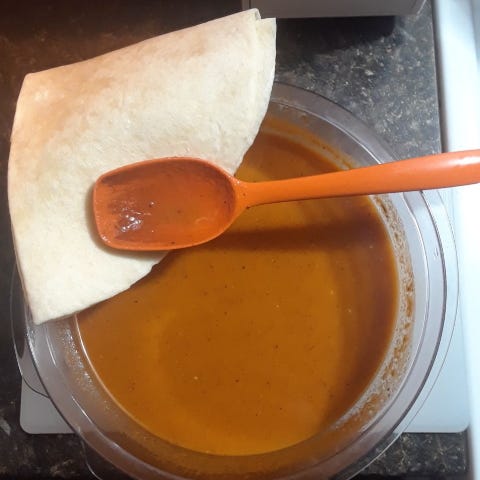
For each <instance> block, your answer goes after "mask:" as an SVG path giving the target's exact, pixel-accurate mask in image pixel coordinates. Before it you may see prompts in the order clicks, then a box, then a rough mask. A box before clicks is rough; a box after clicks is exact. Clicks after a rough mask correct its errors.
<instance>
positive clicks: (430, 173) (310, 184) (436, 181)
mask: <svg viewBox="0 0 480 480" xmlns="http://www.w3.org/2000/svg"><path fill="white" fill-rule="evenodd" d="M477 182H480V150H467V151H462V152H448V153H440V154H436V155H427V156H424V157H416V158H411V159H408V160H400V161H394V162H389V163H383V164H380V165H373V166H368V167H360V168H354V169H351V170H342V171H340V172H333V173H325V174H321V175H314V176H308V177H300V178H294V179H287V180H275V181H270V182H257V183H247V182H241V181H238V187H239V188H240V192H241V193H240V195H239V201H241V202H242V203H243V205H244V206H245V207H250V206H254V205H261V204H265V203H275V202H285V201H290V200H306V199H310V198H324V197H343V196H350V195H370V194H379V193H394V192H408V191H412V190H428V189H434V188H444V187H455V186H460V185H469V184H472V183H477Z"/></svg>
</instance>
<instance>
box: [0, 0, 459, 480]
mask: <svg viewBox="0 0 480 480" xmlns="http://www.w3.org/2000/svg"><path fill="white" fill-rule="evenodd" d="M238 8H239V2H238V1H236V0H228V1H227V0H224V1H222V2H218V1H215V0H204V1H203V2H196V1H194V0H190V1H186V0H183V1H177V2H171V1H166V0H165V1H162V0H159V1H157V2H149V1H136V2H132V1H110V2H104V3H102V2H96V3H93V2H81V1H78V0H72V1H69V2H60V1H56V2H54V1H52V0H46V1H41V2H22V1H21V0H18V1H10V0H6V1H3V2H2V3H1V4H0V478H9V479H17V478H18V479H20V478H22V479H23V478H25V479H26V478H28V479H45V478H66V479H75V478H82V479H83V478H85V479H90V478H94V477H93V476H92V475H91V474H90V472H89V471H88V468H87V466H86V464H85V461H84V449H83V446H82V444H81V442H80V441H79V439H78V438H77V437H76V436H74V435H37V436H35V435H28V434H26V433H24V432H23V431H22V430H21V428H20V425H19V420H18V419H19V398H20V374H19V372H18V369H17V365H16V361H15V356H14V351H13V345H12V341H11V335H10V325H9V288H10V275H11V271H12V266H13V250H12V244H11V239H10V227H9V219H8V209H7V194H6V172H7V159H8V149H9V135H10V130H11V124H12V120H13V114H14V109H15V101H16V98H17V95H18V92H19V89H20V86H21V81H22V79H23V76H24V75H25V74H26V73H28V72H30V71H36V70H41V69H45V68H49V67H53V66H57V65H61V64H65V63H69V62H73V61H77V60H81V59H84V58H89V57H91V56H94V55H97V54H100V53H104V52H106V51H109V50H112V49H115V48H119V47H121V46H124V45H128V44H130V43H133V42H136V41H139V40H142V39H144V38H147V37H150V36H153V35H156V34H160V33H164V32H167V31H171V30H175V29H178V28H182V27H185V26H189V25H193V24H196V23H199V22H202V21H205V20H208V19H210V18H214V17H218V16H222V15H225V14H228V13H231V12H234V11H235V10H237V9H238ZM276 77H277V80H280V81H283V82H287V83H291V84H294V85H297V86H300V87H304V88H307V89H309V90H313V91H315V92H317V93H319V94H322V95H324V96H326V97H327V98H329V99H331V100H334V101H335V102H337V103H339V104H340V105H342V106H343V107H345V108H347V109H348V110H350V111H351V112H353V113H354V114H355V115H356V116H357V117H359V118H360V119H362V120H363V121H364V122H366V123H367V124H368V125H370V126H371V127H372V128H373V129H374V130H375V131H376V132H377V133H378V135H380V136H381V137H382V138H383V139H384V140H385V141H386V142H387V143H388V144H390V146H391V147H392V148H393V150H394V151H395V152H396V153H397V155H398V157H399V158H400V157H407V156H414V155H418V154H424V153H429V152H435V151H438V150H439V149H440V133H439V132H440V129H439V124H438V105H437V89H436V82H435V61H434V50H433V32H432V19H431V10H430V5H429V4H427V5H426V6H425V7H424V8H423V10H422V11H421V13H420V14H419V15H417V16H415V17H405V18H367V19H310V20H281V21H279V24H278V62H277V74H276ZM92 462H94V463H95V462H97V469H98V470H102V469H103V471H104V477H105V478H115V479H117V478H119V476H118V475H117V474H116V473H114V472H113V471H112V470H111V469H105V467H102V466H101V465H102V462H101V461H98V460H97V459H96V458H94V457H92ZM466 464H467V458H466V449H465V435H463V434H458V435H456V434H455V435H450V434H442V435H431V434H404V435H402V436H401V437H400V439H399V440H398V441H397V442H396V443H395V444H394V445H393V446H391V447H390V448H389V449H388V450H387V452H386V453H384V454H383V455H381V456H380V457H379V458H378V459H377V460H376V461H375V462H374V463H373V464H371V465H370V466H369V467H368V468H367V469H366V470H365V471H364V473H363V474H362V475H361V476H360V477H361V478H392V477H395V478H409V479H412V480H413V479H417V478H435V479H438V478H449V477H456V478H458V476H459V475H462V474H464V473H465V470H466Z"/></svg>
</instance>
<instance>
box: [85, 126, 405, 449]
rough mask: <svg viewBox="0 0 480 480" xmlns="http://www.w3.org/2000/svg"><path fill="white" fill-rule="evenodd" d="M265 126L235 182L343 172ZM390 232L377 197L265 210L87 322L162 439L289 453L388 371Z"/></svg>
mask: <svg viewBox="0 0 480 480" xmlns="http://www.w3.org/2000/svg"><path fill="white" fill-rule="evenodd" d="M268 125H269V123H268V122H266V126H264V127H263V128H262V130H261V131H260V133H259V135H258V136H257V139H256V140H255V142H254V144H253V146H252V147H251V149H250V150H249V151H248V153H247V155H246V157H245V159H244V162H243V164H242V166H241V168H240V169H239V171H238V173H237V176H238V177H239V178H241V179H242V180H247V181H261V180H272V179H281V178H289V177H296V176H303V175H313V174H317V173H322V172H328V171H334V170H337V169H338V166H336V165H335V164H334V163H333V162H332V161H331V158H330V156H329V155H326V153H327V149H326V150H325V155H323V154H322V153H321V152H319V150H318V149H313V148H309V147H308V146H306V144H304V143H302V142H300V141H295V140H293V139H292V138H290V137H289V136H288V135H283V134H282V130H281V128H280V129H279V127H278V125H279V124H278V123H274V125H275V128H269V127H268ZM397 283H398V275H397V270H396V264H395V258H394V252H393V248H392V245H391V241H390V238H389V234H388V231H387V229H386V227H385V225H384V223H383V220H382V218H381V215H380V214H379V212H378V211H377V207H376V206H375V204H374V202H373V201H372V200H371V199H369V198H368V197H348V198H337V199H323V200H308V201H302V202H289V203H282V204H275V205H264V206H260V207H255V208H252V209H250V210H248V211H247V212H246V213H244V214H243V215H242V216H241V217H240V218H239V219H238V220H237V221H236V222H235V224H234V225H233V226H232V227H231V228H230V229H229V230H228V231H227V232H226V233H225V234H224V235H222V236H221V237H219V238H217V239H216V240H214V241H211V242H209V243H207V244H204V245H201V246H198V247H193V248H189V249H185V250H182V251H176V252H171V253H169V254H168V256H167V257H166V258H165V259H164V260H163V261H162V262H161V263H160V264H159V265H157V266H156V267H154V269H153V270H152V272H151V273H150V275H148V276H147V277H145V278H144V279H143V280H141V281H140V282H138V283H137V284H135V285H134V286H132V287H131V288H130V289H129V290H127V291H125V292H123V293H121V294H119V295H117V296H116V297H114V298H111V299H109V300H107V301H105V302H103V303H101V304H99V305H97V306H94V307H92V308H90V309H88V310H86V311H84V312H82V313H80V314H79V315H78V328H79V333H80V336H81V340H82V345H83V348H84V351H85V354H86V356H87V357H88V359H89V362H90V364H91V366H92V369H93V370H94V371H95V373H96V375H97V377H98V379H99V380H100V382H101V383H102V384H103V386H104V387H105V389H106V390H107V391H108V392H109V394H110V396H111V397H112V398H113V399H114V400H115V402H116V403H117V404H118V405H119V406H120V407H121V408H122V409H123V410H124V411H125V412H126V413H127V414H128V415H129V416H130V417H131V418H133V419H134V420H135V421H136V422H138V423H139V424H140V425H142V426H143V427H144V428H145V429H147V430H148V431H150V432H151V433H153V434H154V435H156V436H158V437H160V438H163V439H164V440H167V441H169V442H171V443H172V444H175V445H179V446H182V447H184V448H187V449H191V450H195V451H199V452H207V453H212V454H219V455H248V454H257V453H264V452H269V451H275V450H279V449H281V448H285V447H288V446H290V445H293V444H296V443H298V442H301V441H303V440H305V439H307V438H310V437H312V436H313V435H315V434H317V433H319V432H321V431H322V430H325V429H327V428H330V427H331V426H332V425H333V424H334V423H335V422H336V421H338V420H339V419H340V418H341V417H342V416H343V415H345V414H346V412H348V411H349V409H351V408H352V406H353V405H355V403H356V402H357V401H358V399H359V398H360V397H361V396H362V394H363V393H364V392H365V391H366V389H367V388H368V387H369V385H370V384H371V382H372V379H373V378H374V376H375V374H376V373H377V371H378V370H379V368H380V366H381V364H382V362H383V360H384V358H385V354H386V352H387V350H388V347H389V344H390V342H391V341H392V333H393V328H394V324H395V319H396V315H397V309H398V285H397Z"/></svg>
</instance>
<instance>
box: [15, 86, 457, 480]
mask: <svg viewBox="0 0 480 480" xmlns="http://www.w3.org/2000/svg"><path fill="white" fill-rule="evenodd" d="M269 113H270V114H272V115H274V116H275V117H279V118H280V119H283V120H287V121H288V122H290V123H293V124H294V125H297V126H299V127H301V128H302V129H304V130H307V131H309V132H311V133H312V134H313V135H314V136H316V137H317V138H319V139H320V140H321V141H322V142H325V143H326V144H328V145H329V146H330V147H332V150H331V151H332V152H334V153H332V155H333V157H335V158H333V160H335V161H336V162H337V163H338V164H339V165H340V167H341V168H348V167H349V166H352V165H353V166H362V165H371V164H375V163H383V162H388V161H391V160H393V159H394V156H393V154H392V153H391V152H390V151H389V150H388V148H387V147H386V146H384V145H383V144H382V142H381V141H379V140H378V139H377V137H376V136H375V134H374V133H373V132H372V131H371V130H370V129H369V128H368V127H367V126H365V125H364V124H363V123H362V122H360V121H359V120H358V119H356V118H355V117H354V116H353V115H351V114H350V113H349V112H347V111H345V110H344V109H342V108H341V107H339V106H338V105H335V104H334V103H332V102H330V101H329V100H327V99H325V98H323V97H321V96H319V95H316V94H314V93H311V92H308V91H305V90H301V89H299V88H296V87H292V86H288V85H283V84H275V85H274V88H273V92H272V97H271V103H270V106H269ZM372 198H373V201H374V202H375V204H376V205H377V207H378V211H379V213H380V214H381V215H382V217H383V219H384V222H385V224H386V226H387V229H388V231H389V233H390V238H391V240H392V243H393V246H394V250H395V254H396V260H397V269H398V271H399V274H400V279H399V286H400V304H399V305H400V306H399V310H398V315H397V319H396V326H395V334H394V338H393V340H392V342H391V345H390V348H389V351H388V353H387V355H386V358H385V361H384V363H383V365H382V367H381V368H380V370H379V371H378V373H377V375H376V377H375V379H374V380H373V382H372V384H371V385H370V387H369V388H368V390H367V391H366V392H365V394H364V395H363V396H362V398H361V399H359V401H358V402H357V404H356V405H355V406H354V408H352V409H351V410H350V411H349V412H347V414H345V415H344V416H343V417H342V418H341V419H340V420H339V421H338V422H337V423H336V424H335V425H333V426H332V427H331V428H330V429H328V431H324V432H320V433H319V434H318V435H316V436H314V437H312V438H310V439H308V440H305V441H304V442H301V443H298V444H296V445H294V446H291V447H288V448H285V449H282V450H278V451H275V452H270V453H265V454H259V455H250V456H216V455H208V454H203V453H198V452H194V451H190V450H187V449H184V448H181V447H178V446H175V445H172V444H170V443H168V442H166V441H163V440H162V439H160V438H158V437H155V436H153V435H152V434H150V433H149V432H148V431H146V430H144V429H143V428H142V427H141V426H139V425H138V424H136V423H135V422H134V421H133V420H132V419H131V418H130V417H129V416H127V415H126V414H125V413H124V412H123V411H122V410H121V409H120V408H119V407H118V406H117V404H116V403H115V402H114V401H113V400H112V399H111V398H110V396H109V395H108V394H107V392H106V391H105V390H104V388H103V387H102V385H101V384H100V382H99V381H98V379H97V378H96V376H95V374H94V373H93V372H92V370H91V368H90V366H89V363H88V361H87V359H86V356H85V354H84V351H83V348H82V344H81V339H80V337H79V334H78V328H77V321H76V318H75V317H71V318H69V319H66V320H61V321H55V322H48V323H45V324H42V325H34V324H33V323H32V321H31V318H30V315H29V313H28V306H25V308H24V311H23V312H22V314H21V315H20V317H22V318H17V319H15V321H16V322H23V325H24V328H25V335H26V337H27V340H28V344H29V347H30V349H31V353H32V356H33V359H34V362H35V365H36V368H37V370H38V373H39V376H40V378H41V380H42V382H43V384H44V386H45V389H46V390H47V392H48V394H49V395H50V397H51V399H52V401H53V402H54V404H55V405H56V407H57V408H58V410H59V411H60V412H61V414H62V415H63V416H64V418H65V419H66V421H67V422H68V423H69V424H70V426H71V427H72V429H73V430H74V431H75V432H76V433H77V434H78V435H79V436H80V437H81V438H82V439H83V440H84V441H85V442H86V443H87V444H88V445H89V446H90V447H91V448H93V449H94V450H95V451H97V452H98V453H99V454H100V455H102V456H103V457H104V458H106V459H107V460H108V461H109V462H111V463H112V464H113V465H115V466H116V467H117V468H118V469H120V470H122V471H124V472H126V473H127V474H129V475H131V476H133V477H136V478H141V479H153V478H170V479H178V478H192V479H212V478H218V479H222V478H225V479H229V480H232V479H240V478H249V479H250V480H253V479H257V478H258V479H260V478H262V479H263V478H265V479H287V478H288V479H294V478H295V479H297V478H298V479H299V478H315V479H319V478H332V477H335V478H349V477H351V476H353V475H355V474H356V473H358V472H359V471H360V470H361V469H362V468H364V467H365V466H366V465H367V464H368V463H369V462H371V461H372V460H373V459H374V458H375V457H376V456H378V455H379V454H380V453H381V452H382V451H383V450H384V449H385V448H387V447H388V446H389V445H390V444H391V443H392V442H393V441H394V440H395V439H396V438H397V437H398V435H399V434H400V433H402V432H403V431H404V429H405V428H406V426H407V425H408V423H409V421H410V420H411V419H412V418H413V416H414V415H415V413H416V410H417V409H418V408H419V406H420V405H421V403H422V401H423V400H424V399H425V398H426V396H427V394H428V391H429V389H430V388H431V386H432V384H433V382H434V379H435V377H436V375H437V373H438V370H439V369H440V367H441V364H442V361H443V357H444V355H445V353H446V348H447V346H448V343H449V340H450V336H451V333H452V329H453V321H454V318H455V312H456V303H457V270H456V255H455V246H454V243H453V236H452V232H451V229H450V225H449V222H448V217H447V214H446V212H445V209H444V208H443V205H442V203H441V200H440V197H439V195H438V194H437V193H436V192H433V191H431V192H409V193H403V194H392V195H382V196H377V197H372ZM414 404H415V407H414V408H412V406H413V405H414ZM325 445H330V447H328V448H327V447H326V446H325ZM331 445H334V448H331Z"/></svg>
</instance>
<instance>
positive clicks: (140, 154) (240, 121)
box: [8, 10, 275, 323]
mask: <svg viewBox="0 0 480 480" xmlns="http://www.w3.org/2000/svg"><path fill="white" fill-rule="evenodd" d="M274 66H275V21H274V20H273V19H265V20H261V19H260V18H259V15H258V12H257V11H256V10H249V11H246V12H241V13H238V14H235V15H231V16H229V17H224V18H221V19H218V20H214V21H211V22H208V23H204V24H201V25H198V26H196V27H192V28H188V29H185V30H181V31H177V32H173V33H170V34H166V35H162V36H160V37H156V38H152V39H150V40H146V41H144V42H141V43H138V44H135V45H132V46H130V47H127V48H123V49H121V50H117V51H114V52H111V53H108V54H106V55H102V56H100V57H96V58H93V59H91V60H87V61H84V62H81V63H76V64H73V65H68V66H63V67H59V68H54V69H51V70H47V71H43V72H39V73H33V74H30V75H27V77H26V78H25V80H24V83H23V87H22V90H21V92H20V97H19V99H18V104H17V111H16V115H15V122H14V127H13V133H12V144H11V151H10V160H9V172H8V194H9V207H10V214H11V220H12V227H13V234H14V242H15V248H16V254H17V261H18V265H19V269H20V273H21V277H22V282H23V286H24V290H25V292H26V296H27V300H28V304H29V306H30V309H31V312H32V315H33V319H34V321H35V322H36V323H42V322H45V321H46V320H50V319H56V318H60V317H64V316H67V315H70V314H72V313H74V312H76V311H79V310H82V309H84V308H86V307H88V306H90V305H92V304H94V303H96V302H99V301H101V300H104V299H106V298H109V297H111V296H113V295H115V294H117V293H119V292H121V291H123V290H125V289H127V288H128V287H129V286H130V285H131V284H132V283H134V282H136V281H137V280H139V279H140V278H141V277H143V276H144V275H146V274H147V273H148V272H149V271H150V269H151V267H152V266H153V265H154V264H155V263H157V262H159V261H160V260H161V258H162V256H163V255H162V254H158V253H157V254H146V255H145V254H132V253H126V252H117V251H114V250H110V249H108V248H106V247H104V246H102V245H101V244H100V242H99V240H98V238H97V235H96V231H95V230H94V227H93V222H92V212H91V204H90V196H91V188H92V185H93V183H94V182H95V180H96V179H97V177H98V176H99V175H100V174H102V173H104V172H106V171H108V170H111V169H113V168H116V167H119V166H121V165H124V164H127V163H132V162H136V161H140V160H145V159H150V158H159V157H165V156H193V157H201V158H205V159H211V160H213V161H215V162H216V163H218V164H219V165H221V166H222V167H224V168H225V169H227V170H228V171H230V172H234V171H235V170H236V168H237V167H238V166H239V164H240V162H241V160H242V157H243V155H244V153H245V152H246V150H247V149H248V147H249V146H250V145H251V143H252V142H253V140H254V138H255V136H256V134H257V132H258V128H259V126H260V123H261V121H262V119H263V117H264V115H265V112H266V108H267V105H268V101H269V98H270V92H271V87H272V82H273V75H274Z"/></svg>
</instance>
